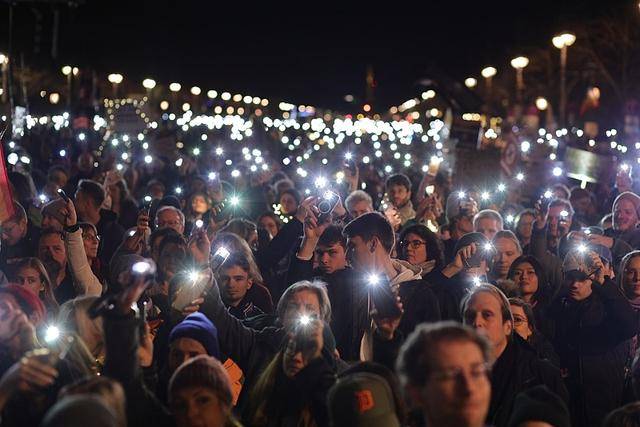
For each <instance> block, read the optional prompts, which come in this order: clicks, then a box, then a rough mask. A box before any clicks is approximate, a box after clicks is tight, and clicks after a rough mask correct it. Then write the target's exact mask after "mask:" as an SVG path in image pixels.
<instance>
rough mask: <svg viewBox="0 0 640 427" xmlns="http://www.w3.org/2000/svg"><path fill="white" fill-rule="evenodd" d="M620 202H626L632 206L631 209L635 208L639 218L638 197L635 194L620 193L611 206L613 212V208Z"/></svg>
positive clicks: (628, 192)
mask: <svg viewBox="0 0 640 427" xmlns="http://www.w3.org/2000/svg"><path fill="white" fill-rule="evenodd" d="M622 200H627V201H629V202H631V204H633V207H635V208H636V213H637V214H638V216H640V196H638V195H637V194H636V193H632V192H631V191H625V192H624V193H620V194H619V195H618V197H616V199H615V200H614V201H613V206H614V210H615V206H616V205H617V204H618V203H620V202H621V201H622Z"/></svg>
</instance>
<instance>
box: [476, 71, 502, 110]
mask: <svg viewBox="0 0 640 427" xmlns="http://www.w3.org/2000/svg"><path fill="white" fill-rule="evenodd" d="M480 74H481V75H482V77H484V83H485V88H486V91H487V102H490V101H491V83H492V80H493V76H495V75H496V74H498V70H496V69H495V68H494V67H485V68H483V69H482V71H480Z"/></svg>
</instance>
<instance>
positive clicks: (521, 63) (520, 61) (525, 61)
mask: <svg viewBox="0 0 640 427" xmlns="http://www.w3.org/2000/svg"><path fill="white" fill-rule="evenodd" d="M527 65H529V58H527V57H526V56H518V57H515V58H513V59H512V60H511V66H512V67H513V68H515V69H516V96H517V98H518V102H519V103H520V102H522V91H523V90H524V77H523V75H522V74H523V73H522V70H524V68H525V67H526V66H527Z"/></svg>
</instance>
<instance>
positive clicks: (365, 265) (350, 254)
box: [347, 236, 375, 271]
mask: <svg viewBox="0 0 640 427" xmlns="http://www.w3.org/2000/svg"><path fill="white" fill-rule="evenodd" d="M347 259H348V260H349V263H350V264H351V266H352V267H353V268H355V269H356V270H359V271H366V270H368V269H370V268H372V267H373V263H374V260H375V253H374V252H372V251H371V242H365V241H364V239H363V238H362V237H360V236H354V237H350V238H348V239H347Z"/></svg>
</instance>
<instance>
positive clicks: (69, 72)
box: [62, 65, 80, 107]
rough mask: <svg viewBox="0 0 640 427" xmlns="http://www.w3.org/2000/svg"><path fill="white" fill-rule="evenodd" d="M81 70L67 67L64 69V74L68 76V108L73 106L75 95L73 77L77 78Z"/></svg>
mask: <svg viewBox="0 0 640 427" xmlns="http://www.w3.org/2000/svg"><path fill="white" fill-rule="evenodd" d="M79 72H80V70H79V69H78V67H72V66H71V65H65V66H64V67H62V74H64V75H65V76H67V107H70V106H71V97H72V95H73V76H77V75H78V73H79Z"/></svg>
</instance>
